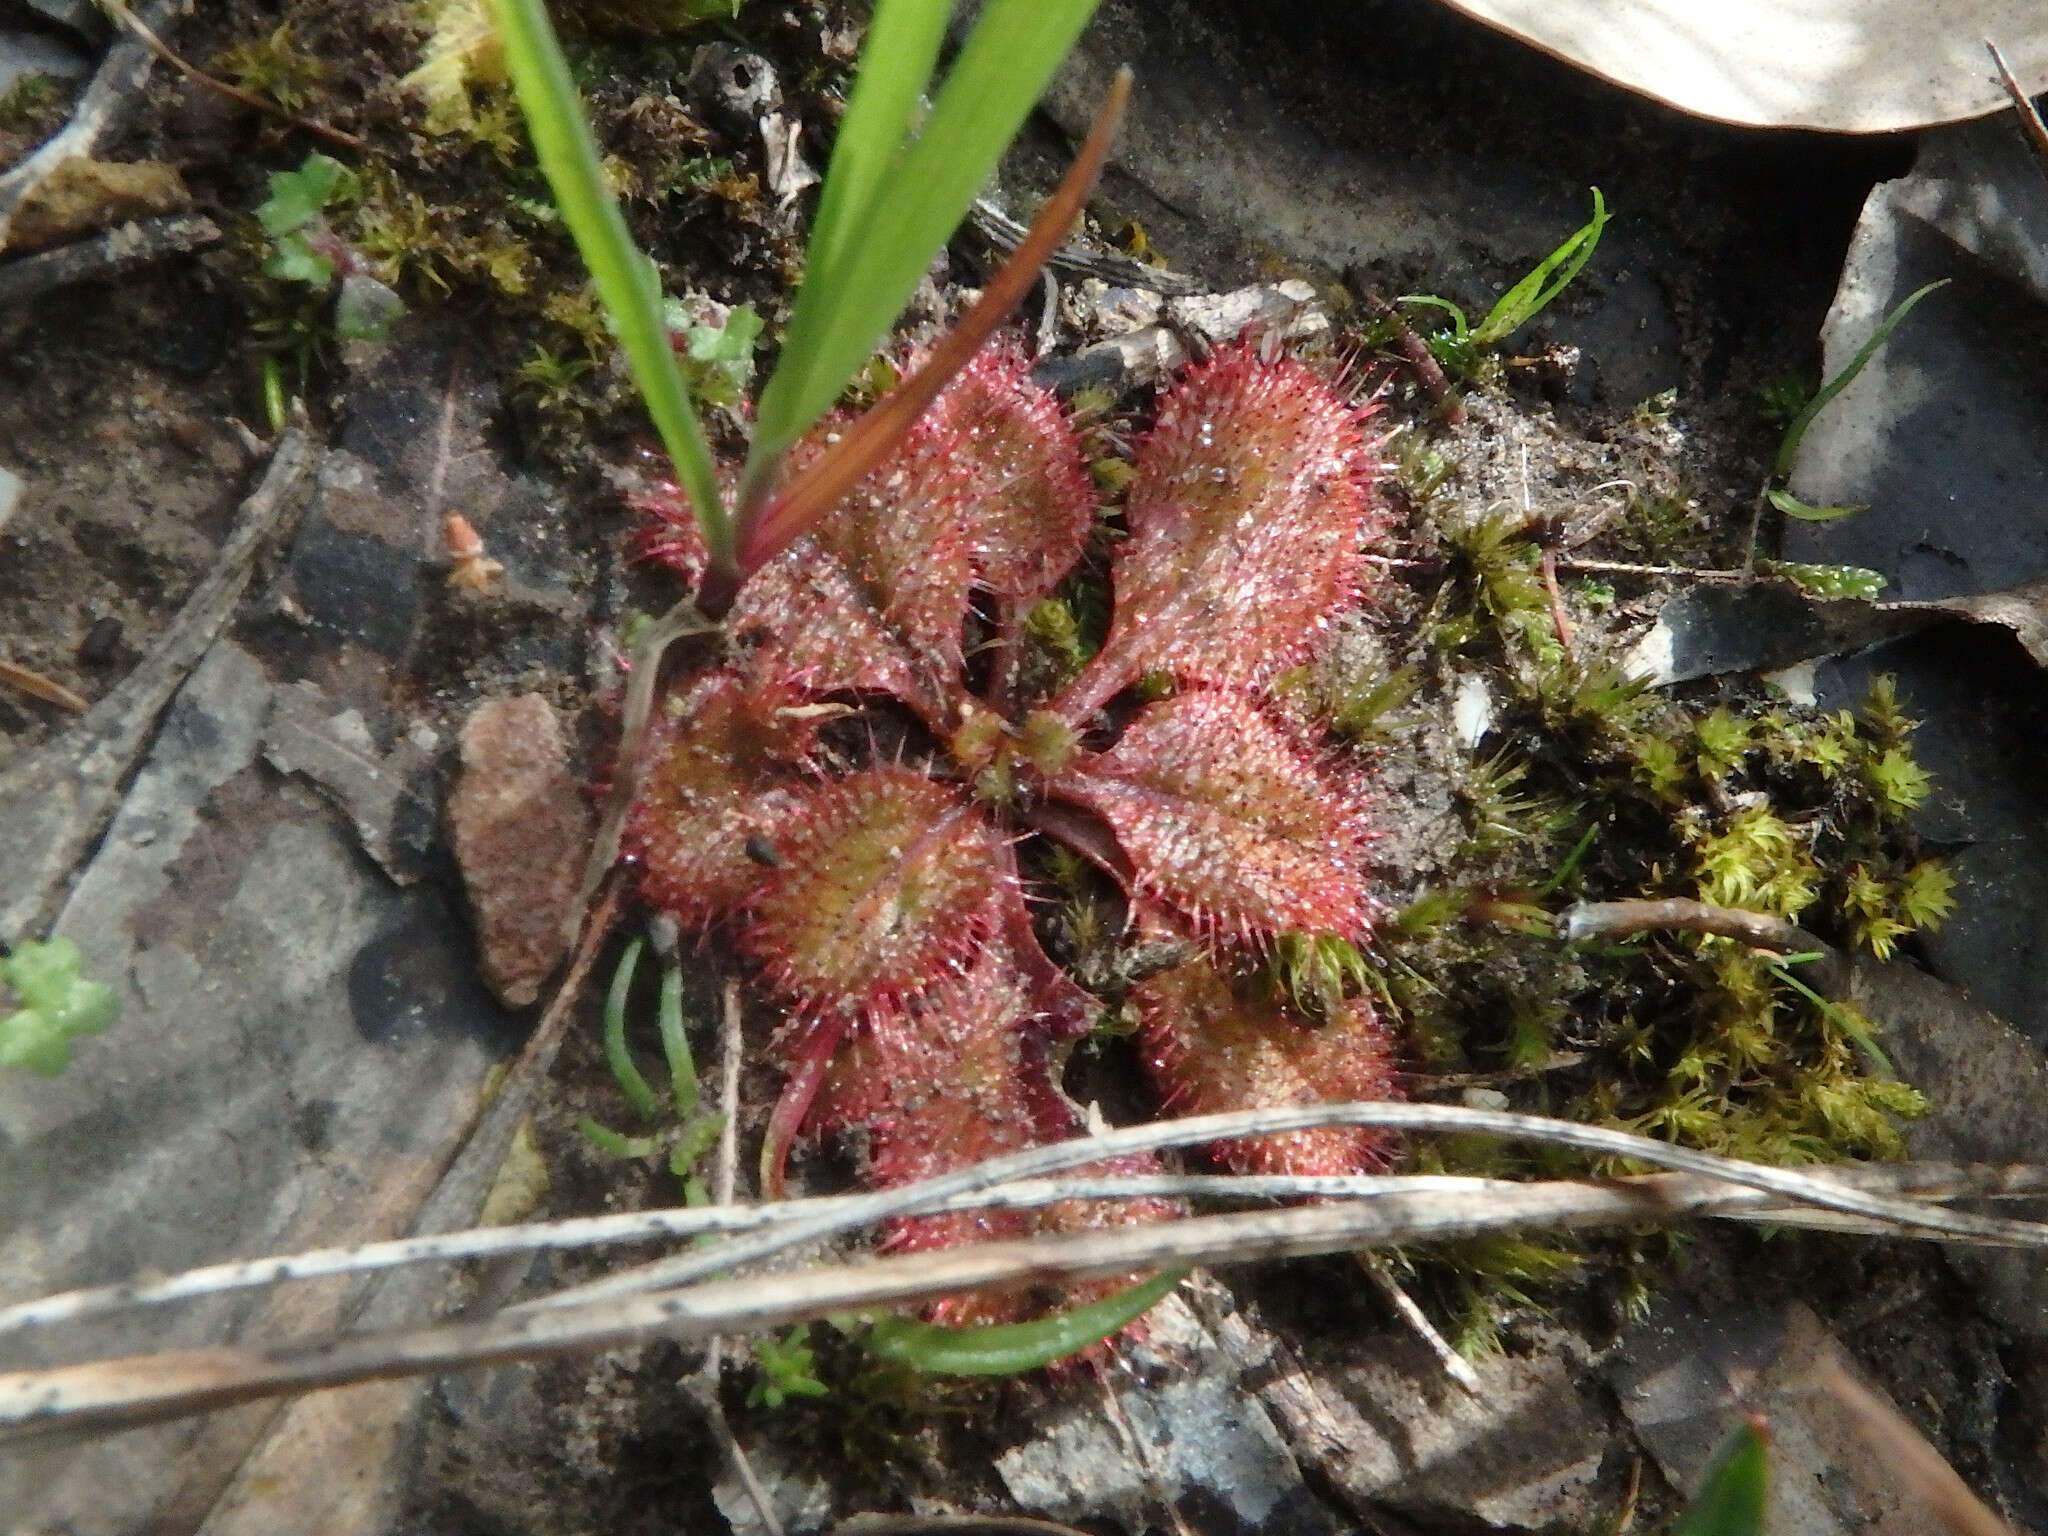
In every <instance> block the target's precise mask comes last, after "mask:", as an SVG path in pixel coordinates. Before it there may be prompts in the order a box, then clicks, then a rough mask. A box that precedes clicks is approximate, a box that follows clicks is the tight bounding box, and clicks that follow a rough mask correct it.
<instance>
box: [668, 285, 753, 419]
mask: <svg viewBox="0 0 2048 1536" xmlns="http://www.w3.org/2000/svg"><path fill="white" fill-rule="evenodd" d="M666 309H667V314H668V328H669V334H670V335H671V336H676V337H680V338H681V341H682V364H683V376H684V378H685V379H686V380H687V381H688V383H689V387H690V396H691V398H692V399H694V400H696V401H697V402H698V403H699V404H700V405H713V406H717V407H719V408H720V409H721V410H727V411H737V410H738V409H739V408H740V405H741V404H742V402H744V401H745V399H746V397H747V387H748V386H749V385H751V384H752V383H753V382H754V344H755V343H756V342H758V341H759V340H760V339H761V331H762V328H763V325H764V324H765V322H764V321H763V320H762V319H761V316H760V315H759V314H758V313H757V312H756V311H755V309H754V306H753V305H751V304H740V305H737V306H735V307H734V308H733V309H732V310H731V311H730V312H729V313H728V314H727V315H726V316H725V318H724V319H723V320H722V321H718V322H716V323H713V322H707V321H705V320H701V319H699V318H698V317H697V316H696V315H695V314H694V313H693V312H692V311H691V309H690V307H689V305H687V304H685V303H683V302H681V301H680V300H677V299H670V300H668V301H667V306H666Z"/></svg>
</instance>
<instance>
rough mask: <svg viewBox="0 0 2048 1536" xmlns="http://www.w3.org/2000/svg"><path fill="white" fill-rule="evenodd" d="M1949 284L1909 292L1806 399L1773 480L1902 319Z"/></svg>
mask: <svg viewBox="0 0 2048 1536" xmlns="http://www.w3.org/2000/svg"><path fill="white" fill-rule="evenodd" d="M1948 284H1949V280H1948V279H1947V278H1945V277H1944V278H1942V279H1941V280H1940V281H1938V282H1932V283H1928V284H1927V285H1926V286H1924V287H1921V288H1915V289H1914V290H1913V291H1912V292H1911V293H1909V294H1907V295H1906V296H1905V297H1904V298H1903V299H1901V300H1900V301H1899V303H1898V305H1897V307H1896V308H1894V309H1893V310H1892V312H1891V313H1890V314H1888V315H1886V316H1885V317H1884V319H1883V320H1881V321H1879V322H1878V327H1877V329H1876V330H1874V331H1872V332H1871V333H1870V340H1868V341H1866V342H1865V343H1863V346H1862V348H1861V350H1859V351H1858V352H1857V354H1856V355H1855V356H1854V357H1852V358H1850V359H1849V366H1848V367H1846V368H1844V369H1843V370H1842V371H1841V372H1840V373H1838V374H1836V375H1835V376H1834V377H1833V378H1832V379H1829V380H1828V381H1827V383H1825V384H1823V385H1821V387H1820V388H1819V389H1817V390H1815V391H1814V394H1813V398H1812V399H1811V400H1809V401H1807V402H1806V409H1805V410H1803V411H1801V412H1800V413H1799V414H1798V415H1797V416H1794V417H1793V418H1792V425H1791V426H1789V427H1787V428H1786V429H1785V440H1784V441H1783V442H1781V443H1780V444H1778V462H1777V463H1776V464H1774V465H1772V466H1771V476H1772V478H1773V479H1776V480H1783V479H1784V478H1785V477H1786V476H1787V475H1789V474H1791V473H1792V457H1793V455H1794V454H1796V453H1798V452H1799V444H1800V443H1801V442H1802V441H1803V440H1804V439H1805V437H1806V429H1807V428H1808V427H1810V426H1812V425H1813V418H1814V417H1816V416H1818V415H1819V414H1820V413H1821V412H1822V411H1823V410H1824V409H1826V407H1827V403H1828V402H1829V401H1830V400H1832V399H1834V398H1835V396H1837V395H1839V394H1840V393H1841V392H1842V391H1843V390H1845V389H1847V388H1848V387H1849V386H1850V385H1851V384H1853V383H1855V382H1856V375H1857V374H1859V373H1861V372H1862V371H1863V369H1864V366H1865V365H1866V364H1867V363H1869V361H1870V360H1871V359H1872V358H1873V357H1875V356H1876V355H1877V349H1878V348H1879V347H1881V346H1883V345H1884V344H1885V342H1886V341H1888V340H1889V339H1890V338H1891V334H1892V332H1893V331H1896V330H1897V329H1898V328H1899V322H1900V321H1901V320H1904V319H1905V318H1906V316H1908V315H1910V314H1911V313H1913V307H1914V306H1915V305H1916V304H1918V303H1919V302H1920V301H1921V300H1922V299H1924V298H1926V297H1927V295H1929V294H1930V293H1932V292H1934V290H1935V289H1937V288H1946V287H1947V286H1948Z"/></svg>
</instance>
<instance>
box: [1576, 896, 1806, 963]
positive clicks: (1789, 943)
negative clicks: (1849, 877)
mask: <svg viewBox="0 0 2048 1536" xmlns="http://www.w3.org/2000/svg"><path fill="white" fill-rule="evenodd" d="M1673 929H1675V930H1677V931H1680V932H1684V933H1707V934H1713V935H1716V936H1718V937H1720V938H1724V939H1735V940H1738V941H1739V942H1741V943H1744V944H1747V945H1749V946H1750V947H1751V948H1752V949H1767V950H1770V951H1771V952H1772V953H1773V954H1779V955H1797V954H1806V953H1810V952H1818V953H1819V954H1821V955H1823V956H1826V957H1828V958H1830V959H1834V958H1838V956H1837V954H1836V951H1835V949H1834V947H1833V946H1832V945H1830V944H1829V943H1828V942H1827V941H1826V940H1825V939H1818V938H1815V937H1814V936H1813V935H1812V934H1810V933H1808V932H1807V931H1806V930H1805V929H1804V928H1801V927H1800V926H1799V925H1798V924H1797V923H1792V922H1787V921H1786V920H1785V919H1784V918H1782V917H1776V916H1773V915H1772V914H1771V913H1769V912H1747V911H1744V910H1743V909H1742V908H1740V907H1716V906H1712V905H1709V904H1708V903H1707V902H1704V901H1691V900H1688V899H1686V898H1685V897H1682V896H1674V897H1668V898H1662V899H1658V900H1654V901H1581V902H1577V903H1575V904H1573V905H1572V906H1569V907H1566V908H1565V909H1564V911H1562V912H1560V913H1559V914H1558V915H1557V936H1558V937H1559V938H1561V939H1563V940H1564V941H1565V942H1566V943H1567V944H1576V943H1580V942H1582V941H1584V940H1587V939H1625V938H1628V937H1630V936H1632V935H1634V934H1638V933H1650V932H1653V931H1661V930H1673Z"/></svg>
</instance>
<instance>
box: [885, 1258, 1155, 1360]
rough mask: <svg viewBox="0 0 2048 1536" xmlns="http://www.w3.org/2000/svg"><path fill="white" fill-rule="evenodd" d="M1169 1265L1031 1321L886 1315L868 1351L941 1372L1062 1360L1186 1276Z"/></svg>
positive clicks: (1147, 1306) (1132, 1316)
mask: <svg viewBox="0 0 2048 1536" xmlns="http://www.w3.org/2000/svg"><path fill="white" fill-rule="evenodd" d="M1186 1275H1187V1271H1186V1270H1184V1269H1175V1270H1168V1271H1166V1272H1164V1273H1162V1274H1157V1275H1154V1276H1153V1277H1152V1278H1151V1279H1150V1280H1141V1281H1140V1282H1138V1284H1136V1285H1133V1286H1129V1287H1127V1288H1126V1289H1124V1290H1121V1291H1118V1292H1117V1293H1116V1294H1115V1295H1113V1296H1105V1297H1103V1299H1102V1300H1100V1301H1091V1302H1089V1303H1088V1304H1087V1305H1085V1306H1079V1307H1073V1308H1070V1309H1069V1310H1067V1311H1065V1312H1056V1313H1054V1314H1053V1315H1052V1316H1051V1317H1044V1318H1040V1319H1039V1320H1038V1321H1036V1322H1032V1323H988V1324H983V1325H981V1326H977V1327H968V1328H948V1327H946V1326H945V1325H943V1324H940V1323H918V1322H912V1321H911V1320H910V1319H909V1318H904V1317H890V1318H884V1319H883V1320H882V1321H881V1322H879V1323H877V1324H875V1326H874V1329H873V1330H872V1331H871V1332H870V1333H869V1334H868V1338H867V1347H868V1349H869V1351H870V1352H872V1353H874V1354H877V1355H880V1356H881V1357H882V1358H883V1359H885V1360H895V1361H899V1362H901V1363H902V1364H905V1365H912V1366H915V1367H917V1369H919V1370H921V1371H930V1372H932V1373H934V1374H936V1375H942V1376H1014V1375H1016V1374H1017V1373H1018V1372H1019V1371H1031V1370H1036V1369H1037V1368H1038V1367H1039V1366H1041V1365H1050V1364H1052V1362H1053V1361H1055V1360H1063V1359H1065V1358H1066V1357H1067V1356H1068V1355H1071V1354H1074V1353H1075V1352H1076V1351H1078V1350H1083V1349H1086V1348H1087V1347H1088V1346H1089V1345H1090V1344H1095V1343H1099V1342H1100V1341H1101V1340H1103V1339H1106V1338H1108V1337H1109V1336H1110V1335H1111V1334H1113V1333H1115V1332H1116V1331H1117V1330H1118V1329H1120V1328H1122V1327H1124V1326H1125V1325H1127V1324H1129V1323H1131V1322H1132V1321H1134V1320H1135V1319H1137V1318H1139V1317H1142V1316H1143V1315H1144V1314H1145V1313H1147V1312H1149V1311H1151V1309H1152V1308H1153V1307H1155V1306H1156V1305H1158V1304H1159V1302H1160V1301H1161V1300H1162V1299H1164V1298H1165V1296H1166V1293H1167V1292H1169V1291H1171V1290H1172V1289H1173V1288H1174V1287H1175V1286H1176V1285H1179V1284H1180V1283H1181V1281H1182V1280H1183V1279H1184V1278H1185V1277H1186Z"/></svg>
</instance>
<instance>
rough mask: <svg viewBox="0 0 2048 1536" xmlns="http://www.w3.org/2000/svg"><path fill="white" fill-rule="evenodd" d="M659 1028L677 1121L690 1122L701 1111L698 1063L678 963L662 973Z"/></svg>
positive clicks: (669, 962)
mask: <svg viewBox="0 0 2048 1536" xmlns="http://www.w3.org/2000/svg"><path fill="white" fill-rule="evenodd" d="M655 1027H656V1028H657V1029H658V1030H660V1031H661V1053H662V1055H663V1056H665V1057H667V1058H668V1078H669V1086H670V1091H671V1092H673V1093H674V1094H675V1100H676V1118H677V1119H679V1120H687V1119H688V1118H689V1117H690V1112H691V1111H692V1110H694V1109H695V1108H696V1107H697V1063H696V1060H695V1059H694V1058H693V1057H692V1056H691V1054H690V1037H689V1035H688V1034H686V1033H685V1032H684V1030H683V968H682V966H681V965H679V964H677V962H676V961H675V960H674V959H670V960H669V961H668V963H667V964H666V965H664V966H663V967H662V970H661V1006H660V1009H659V1011H658V1012H657V1013H656V1014H655ZM691 1161H692V1162H695V1161H696V1159H695V1158H692V1159H691Z"/></svg>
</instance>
